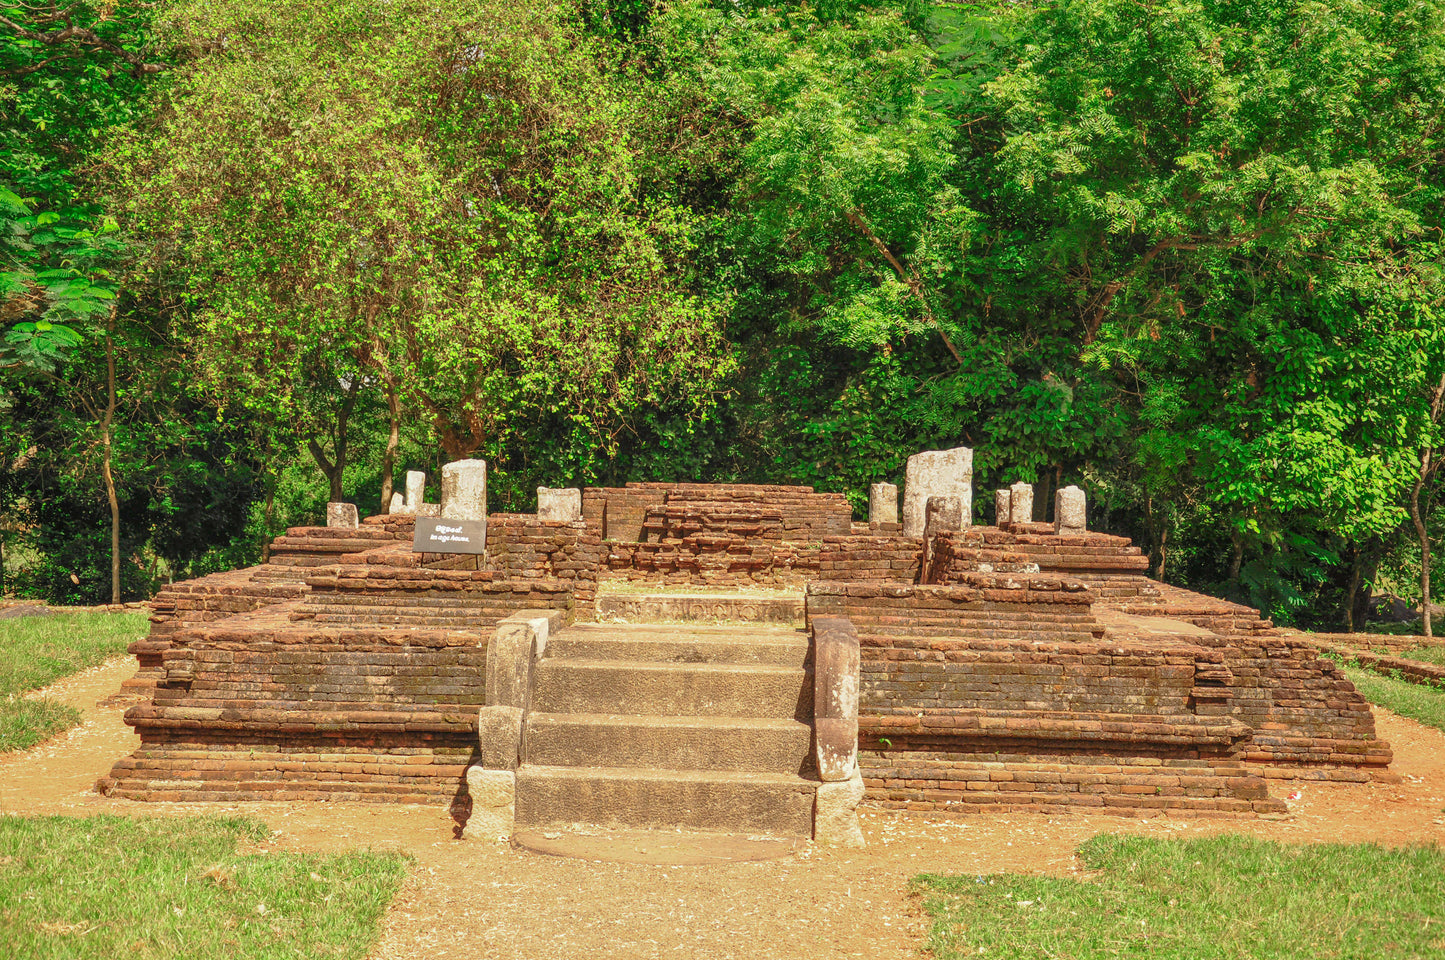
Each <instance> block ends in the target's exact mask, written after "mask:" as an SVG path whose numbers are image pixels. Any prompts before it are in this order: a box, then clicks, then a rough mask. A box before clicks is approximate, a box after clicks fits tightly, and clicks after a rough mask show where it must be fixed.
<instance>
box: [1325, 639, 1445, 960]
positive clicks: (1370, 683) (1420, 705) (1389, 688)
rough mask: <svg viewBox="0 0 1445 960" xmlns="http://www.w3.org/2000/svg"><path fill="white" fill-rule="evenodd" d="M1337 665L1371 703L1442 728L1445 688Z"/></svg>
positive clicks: (1443, 725) (1444, 721)
mask: <svg viewBox="0 0 1445 960" xmlns="http://www.w3.org/2000/svg"><path fill="white" fill-rule="evenodd" d="M1340 669H1341V670H1342V671H1344V674H1345V676H1347V677H1349V678H1350V682H1351V683H1353V684H1354V685H1355V689H1356V690H1358V691H1360V693H1361V695H1363V696H1364V698H1365V699H1366V700H1368V701H1370V702H1371V703H1373V704H1377V705H1379V706H1381V707H1384V708H1385V709H1386V710H1389V711H1391V712H1393V713H1398V714H1399V715H1400V716H1402V717H1409V718H1410V719H1411V720H1415V721H1418V722H1419V723H1423V724H1425V725H1426V726H1429V727H1434V728H1435V729H1437V730H1445V690H1441V689H1440V688H1438V687H1429V686H1425V685H1424V684H1419V683H1410V682H1409V681H1407V680H1396V679H1395V678H1394V677H1387V676H1384V675H1382V674H1378V673H1375V672H1374V671H1372V670H1366V669H1364V668H1363V667H1352V666H1350V665H1348V664H1345V665H1343V666H1341V667H1340ZM1442 956H1445V954H1442Z"/></svg>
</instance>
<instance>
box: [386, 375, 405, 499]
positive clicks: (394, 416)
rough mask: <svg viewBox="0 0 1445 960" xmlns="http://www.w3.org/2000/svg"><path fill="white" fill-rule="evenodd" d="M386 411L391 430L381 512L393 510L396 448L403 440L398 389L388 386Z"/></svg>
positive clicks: (388, 435)
mask: <svg viewBox="0 0 1445 960" xmlns="http://www.w3.org/2000/svg"><path fill="white" fill-rule="evenodd" d="M386 412H387V419H388V421H389V423H390V425H391V430H390V432H389V433H387V435H386V452H385V453H383V454H382V455H381V512H382V513H390V512H391V494H392V490H393V484H394V483H395V479H394V475H395V473H396V448H397V446H398V445H399V444H400V442H401V416H400V407H399V405H398V403H397V401H396V389H395V388H394V387H392V386H391V385H390V384H387V387H386Z"/></svg>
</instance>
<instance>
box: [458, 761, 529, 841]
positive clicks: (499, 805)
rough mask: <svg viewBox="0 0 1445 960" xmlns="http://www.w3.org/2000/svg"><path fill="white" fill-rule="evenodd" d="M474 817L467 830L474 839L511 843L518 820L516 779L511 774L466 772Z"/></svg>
mask: <svg viewBox="0 0 1445 960" xmlns="http://www.w3.org/2000/svg"><path fill="white" fill-rule="evenodd" d="M467 793H468V794H470V795H471V798H472V815H471V818H470V819H468V820H467V830H469V831H471V834H472V836H475V837H496V838H498V839H510V838H511V836H512V829H513V826H514V825H515V823H516V819H517V775H516V774H515V773H513V772H512V771H511V770H487V769H484V768H482V767H478V766H471V767H468V768H467Z"/></svg>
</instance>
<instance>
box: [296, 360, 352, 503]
mask: <svg viewBox="0 0 1445 960" xmlns="http://www.w3.org/2000/svg"><path fill="white" fill-rule="evenodd" d="M360 392H361V380H360V379H359V378H358V379H354V380H352V381H351V383H350V384H349V385H348V386H347V388H346V399H345V400H343V401H341V409H340V410H338V411H337V413H336V432H335V433H334V434H333V435H332V441H333V442H332V446H333V448H334V449H335V450H336V459H335V460H332V459H331V458H329V457H327V456H326V451H325V450H323V449H321V444H319V443H317V442H316V440H315V438H312V439H310V440H307V441H306V449H307V450H310V451H311V457H312V459H313V460H315V461H316V465H317V466H318V467H320V468H321V472H322V474H324V475H325V477H326V481H327V484H328V485H329V486H330V494H329V496H330V499H331V502H333V503H340V502H341V499H342V497H344V496H345V493H344V492H343V490H342V481H343V480H344V479H345V475H346V448H347V436H346V426H347V424H348V423H349V422H350V420H351V411H352V410H353V409H354V408H355V406H356V396H357V394H358V393H360Z"/></svg>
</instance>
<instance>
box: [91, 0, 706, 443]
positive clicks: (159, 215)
mask: <svg viewBox="0 0 1445 960" xmlns="http://www.w3.org/2000/svg"><path fill="white" fill-rule="evenodd" d="M168 21H169V24H170V30H171V33H170V34H169V36H170V38H171V40H172V42H175V43H177V44H178V45H180V46H181V47H183V48H185V49H188V50H191V51H194V52H195V54H196V56H195V59H194V61H193V62H192V63H191V65H190V66H189V68H188V69H187V71H186V72H185V74H184V76H182V77H180V78H179V79H178V81H177V83H176V84H175V86H174V87H173V89H171V90H170V91H169V92H168V95H167V98H166V101H165V104H164V107H163V109H162V110H161V111H160V112H159V113H158V115H157V119H156V120H155V122H153V123H150V124H146V125H143V126H140V127H138V128H137V130H136V133H135V135H134V136H133V137H131V138H130V139H129V140H128V141H127V142H126V143H125V144H123V145H121V146H119V147H118V148H117V149H116V151H115V152H114V153H113V155H112V157H111V161H110V162H111V170H112V181H111V182H112V187H111V196H112V197H113V198H114V202H115V203H116V204H117V205H118V206H120V207H121V208H122V210H123V214H124V221H125V223H126V224H127V225H128V227H129V228H130V229H131V230H133V231H134V232H135V234H136V236H137V237H138V238H140V239H141V240H142V242H144V243H146V244H148V245H149V248H150V249H151V251H152V253H151V256H152V262H153V263H154V264H155V269H156V270H157V271H158V273H160V274H164V273H169V275H170V279H171V280H172V281H173V282H175V283H177V284H178V286H179V288H180V289H182V290H185V291H187V296H188V297H189V298H190V304H191V310H192V314H191V315H192V317H193V322H194V324H195V329H194V334H193V337H192V343H193V345H194V347H195V349H196V351H197V357H198V359H199V361H200V363H201V367H202V369H203V371H204V373H205V375H206V376H207V377H208V378H209V379H210V380H211V382H212V383H213V384H215V386H216V387H217V389H218V390H219V391H222V392H226V391H235V393H236V394H237V395H238V396H239V397H240V398H242V399H244V401H245V402H246V403H249V404H251V405H253V406H255V407H257V408H258V409H267V410H270V411H273V412H275V413H277V414H280V415H283V416H286V415H292V414H297V413H298V412H299V411H300V410H301V409H302V408H303V406H304V403H303V398H302V396H301V395H302V394H304V393H306V392H307V391H308V390H309V389H310V387H303V385H306V384H309V385H312V386H314V385H317V384H322V385H325V386H324V389H325V390H327V391H333V392H334V391H337V390H339V391H340V392H341V393H343V394H348V395H354V393H355V392H356V391H358V390H367V391H378V392H380V393H382V394H384V395H385V396H387V397H388V398H391V400H395V401H396V402H397V403H398V404H399V406H400V408H401V409H416V410H421V411H424V412H425V414H426V416H427V417H428V418H429V420H430V421H431V424H432V426H433V428H434V430H435V432H436V434H437V436H438V437H439V438H440V441H441V443H442V445H443V447H444V448H445V449H446V451H447V454H448V455H449V456H451V457H461V456H466V455H468V454H470V453H472V452H473V451H476V450H479V449H484V450H486V451H489V452H490V453H491V454H492V455H495V454H496V453H497V452H498V451H499V450H502V449H505V447H506V445H507V444H508V443H509V442H512V441H513V440H514V439H515V438H516V434H515V427H514V424H516V423H517V422H518V421H519V418H520V417H521V416H522V415H524V414H525V413H526V412H527V411H547V412H551V413H553V414H556V415H558V416H559V417H561V418H562V419H563V421H564V422H565V424H566V426H567V429H568V430H569V431H570V432H571V434H572V437H571V442H572V443H573V445H574V446H575V447H577V448H579V449H580V448H585V447H589V446H590V447H601V448H603V449H606V448H608V447H611V446H615V438H616V435H617V432H618V431H619V429H621V428H622V426H623V425H624V424H626V423H627V422H628V419H629V417H631V416H632V414H633V413H634V411H636V410H638V409H639V408H641V407H643V406H646V405H648V404H651V403H655V402H658V401H660V400H661V399H663V398H665V397H669V396H680V397H686V398H688V401H689V403H690V404H691V405H692V406H693V408H694V409H700V408H701V407H703V406H705V405H706V404H707V403H709V402H710V399H711V398H712V397H713V396H714V395H715V394H716V393H717V392H718V391H719V390H720V389H721V384H722V380H723V377H724V376H725V375H726V373H727V371H728V361H727V352H726V348H725V345H724V343H723V341H722V339H721V337H720V333H719V330H718V326H717V322H716V320H717V315H718V309H717V306H716V305H714V304H707V303H703V302H702V301H700V300H699V299H698V298H696V297H695V296H693V295H691V294H690V293H689V291H688V289H687V285H686V282H685V281H686V274H685V269H686V268H685V257H686V254H687V251H688V248H689V242H690V241H689V236H690V225H689V216H688V212H687V210H686V209H684V208H682V207H679V206H677V205H675V204H673V203H671V202H670V201H669V199H668V197H667V196H665V195H658V194H648V193H646V192H644V191H643V190H642V189H641V184H642V183H643V182H644V172H645V171H644V169H643V168H644V165H645V163H646V158H645V156H644V155H643V150H644V147H645V144H640V143H638V142H636V141H635V136H636V134H637V130H638V124H639V121H638V117H637V114H638V112H639V111H638V108H637V106H636V104H635V102H634V98H636V97H637V96H639V95H640V94H641V93H642V92H643V90H641V89H639V84H640V83H641V82H642V81H641V80H640V79H639V78H638V77H637V76H636V75H634V74H632V73H630V72H629V71H628V70H627V69H626V68H625V66H624V65H623V64H622V63H621V62H620V61H619V60H618V57H617V51H616V49H615V48H614V47H613V46H611V45H610V44H609V43H608V42H606V41H603V40H599V39H596V38H589V37H588V36H586V35H585V33H584V32H583V30H582V29H581V27H580V25H579V24H578V23H577V22H574V20H573V19H572V17H571V14H570V13H569V11H568V10H567V8H565V7H557V6H551V5H548V4H547V3H521V4H516V3H508V4H500V3H488V4H482V5H481V6H478V5H476V4H472V3H460V2H448V3H444V4H442V5H441V6H440V7H438V6H437V5H436V4H417V3H411V2H404V3H394V2H393V3H379V2H375V0H349V2H342V3H319V2H316V3H304V4H300V5H294V4H293V5H289V6H288V7H287V8H286V9H285V11H284V13H283V14H281V15H278V14H277V12H276V10H275V8H273V7H270V6H265V5H257V4H255V3H254V2H232V3H226V4H220V5H217V4H188V3H181V4H178V5H176V6H174V7H172V8H171V9H170V11H169V14H168ZM388 402H390V401H388ZM312 439H313V440H315V439H316V437H315V436H313V437H312ZM340 442H341V441H340V439H339V437H338V443H340ZM333 466H335V464H334V463H333Z"/></svg>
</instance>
